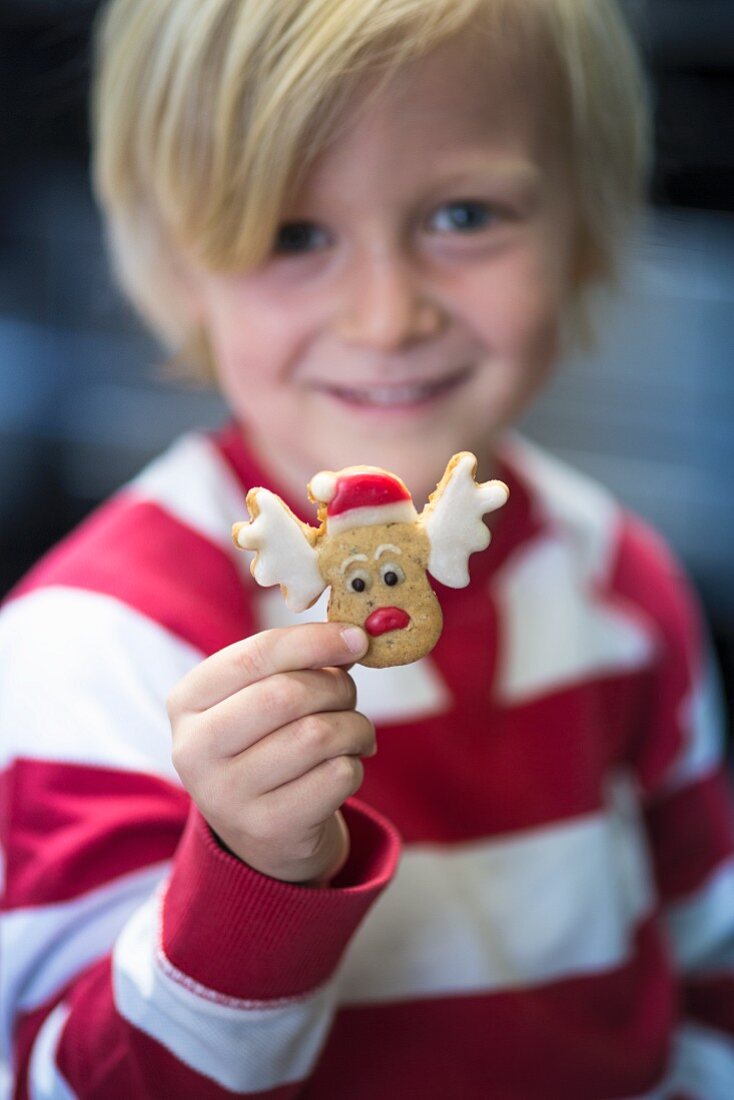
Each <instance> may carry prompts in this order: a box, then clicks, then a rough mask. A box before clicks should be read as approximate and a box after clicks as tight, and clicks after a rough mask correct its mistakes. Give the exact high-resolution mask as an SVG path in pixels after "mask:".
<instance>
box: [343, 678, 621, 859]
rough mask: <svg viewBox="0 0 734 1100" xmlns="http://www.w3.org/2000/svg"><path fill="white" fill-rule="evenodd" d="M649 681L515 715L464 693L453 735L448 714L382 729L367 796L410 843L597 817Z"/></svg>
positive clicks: (589, 687) (611, 681) (610, 683)
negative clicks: (626, 731)
mask: <svg viewBox="0 0 734 1100" xmlns="http://www.w3.org/2000/svg"><path fill="white" fill-rule="evenodd" d="M642 683H643V679H642V677H641V676H640V675H624V676H618V677H609V678H608V679H603V680H602V679H598V680H595V681H590V682H588V683H586V684H584V685H575V686H573V687H569V688H567V689H566V690H563V691H557V692H555V693H554V694H553V695H547V696H544V697H542V698H538V699H534V700H532V701H530V702H528V703H525V704H520V705H517V706H513V707H499V706H496V705H493V704H492V702H491V701H490V700H489V699H488V698H485V699H481V698H480V697H478V696H477V695H476V694H472V691H471V690H470V689H467V691H466V692H463V693H462V692H459V693H457V698H456V708H455V711H454V712H453V713H452V715H451V729H450V732H447V728H446V718H445V716H444V715H437V716H436V717H435V718H426V719H423V720H422V721H421V722H416V723H405V724H402V725H400V726H394V727H391V728H387V727H382V728H380V730H379V731H378V732H379V736H378V746H379V748H378V753H377V755H376V756H375V757H373V758H372V759H371V760H369V761H368V762H367V766H366V767H365V779H364V783H363V785H362V787H361V788H360V798H364V799H365V801H367V802H369V803H370V804H371V805H373V806H375V807H376V808H377V809H378V810H380V812H381V813H383V814H385V816H386V817H388V818H389V819H390V820H391V821H393V822H394V823H395V825H396V826H397V827H398V829H399V830H400V832H401V834H402V835H403V837H404V838H405V840H406V841H407V842H409V843H420V842H426V843H431V842H436V843H459V842H462V841H466V840H474V839H482V838H488V837H493V836H498V835H501V834H505V833H512V832H517V831H521V830H524V829H531V828H538V827H542V826H544V825H553V824H558V823H560V822H562V821H566V820H569V819H571V818H574V817H578V816H581V815H583V814H589V813H595V812H598V811H599V810H600V809H602V808H603V807H604V805H605V788H606V781H607V777H608V774H609V770H610V767H611V766H613V765H614V763H615V761H617V760H618V758H619V756H620V753H621V746H622V745H623V743H624V736H625V735H624V730H625V728H626V727H628V726H629V724H630V719H631V717H634V715H635V714H636V712H637V710H638V709H639V705H640V702H639V697H640V692H641V686H642ZM488 693H489V687H488V686H487V687H486V688H485V691H484V693H483V694H484V695H485V696H487V695H488ZM569 761H573V765H572V766H571V765H570V764H569ZM469 762H470V763H469Z"/></svg>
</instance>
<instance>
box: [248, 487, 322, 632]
mask: <svg viewBox="0 0 734 1100" xmlns="http://www.w3.org/2000/svg"><path fill="white" fill-rule="evenodd" d="M247 507H248V509H249V511H250V515H251V517H252V520H251V522H250V523H237V524H235V526H234V529H233V532H232V533H233V535H234V540H235V543H236V545H237V546H241V547H242V549H243V550H254V551H255V558H254V560H253V562H252V564H251V565H250V571H251V572H252V575H253V577H254V578H255V580H256V581H257V583H258V584H261V585H263V586H264V587H267V586H269V585H274V584H279V585H280V587H281V589H282V591H283V595H284V597H285V602H286V603H287V605H288V607H289V608H290V609H291V611H305V610H306V608H307V607H310V606H311V605H312V604H313V603H315V602H316V600H317V599H318V598H319V596H320V595H321V593H322V592H323V591H324V589H325V588H326V582H325V581H324V579H323V577H322V576H321V573H320V571H319V566H318V554H317V553H316V550H315V549H314V541H315V539H316V534H317V531H316V528H314V527H309V525H308V524H306V523H301V521H300V520H299V519H297V518H296V517H295V516H294V515H293V513H292V512H291V510H290V508H288V506H287V505H286V504H284V503H283V501H282V500H281V499H280V497H277V496H276V495H275V493H271V492H270V490H269V489H252V490H251V491H250V492H249V493H248V494H247Z"/></svg>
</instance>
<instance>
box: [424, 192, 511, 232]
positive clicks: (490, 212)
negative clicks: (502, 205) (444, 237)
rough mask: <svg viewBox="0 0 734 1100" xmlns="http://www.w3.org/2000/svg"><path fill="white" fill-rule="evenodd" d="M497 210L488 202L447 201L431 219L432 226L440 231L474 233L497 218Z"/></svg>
mask: <svg viewBox="0 0 734 1100" xmlns="http://www.w3.org/2000/svg"><path fill="white" fill-rule="evenodd" d="M495 215H496V211H495V210H494V208H493V207H491V206H490V205H489V204H488V203H486V202H476V201H473V200H472V201H466V202H465V201H462V202H447V203H446V204H445V205H444V206H441V207H439V209H438V211H437V212H436V213H435V214H434V215H433V217H432V218H431V220H430V223H429V224H430V228H431V229H434V230H438V231H439V232H440V233H447V232H448V233H452V232H454V233H455V232H458V233H472V232H475V231H476V230H477V229H484V228H485V227H486V226H487V225H489V224H490V222H492V221H493V220H494V218H495Z"/></svg>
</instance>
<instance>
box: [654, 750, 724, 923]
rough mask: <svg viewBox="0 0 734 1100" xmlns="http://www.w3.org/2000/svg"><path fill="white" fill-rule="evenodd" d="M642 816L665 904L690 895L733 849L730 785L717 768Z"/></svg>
mask: <svg viewBox="0 0 734 1100" xmlns="http://www.w3.org/2000/svg"><path fill="white" fill-rule="evenodd" d="M646 816H647V823H648V829H649V833H650V838H651V843H652V848H653V854H654V863H655V874H656V878H657V882H658V889H659V891H660V894H661V895H662V897H663V898H664V899H665V900H666V901H668V902H669V901H672V900H675V899H680V898H685V897H687V896H688V895H690V894H693V893H695V891H697V890H699V889H700V888H701V886H702V885H703V884H704V883H705V881H706V879H707V878H708V877H709V876H710V875H711V874H712V872H713V871H715V870H716V868H717V867H718V866H720V865H721V864H722V863H723V862H724V861H725V860H726V859H729V858H730V857H731V856H732V853H734V818H733V817H732V798H731V786H730V780H729V776H728V773H726V772H725V771H723V770H721V771H717V772H715V773H714V774H713V775H709V776H706V777H705V778H703V779H700V780H699V781H698V782H696V783H692V784H690V785H689V786H687V787H683V788H682V789H681V790H679V791H676V792H675V793H674V794H671V795H670V796H669V797H667V798H665V799H663V800H661V801H660V802H658V803H656V804H655V805H653V806H652V807H650V808H649V810H648V812H647V815H646Z"/></svg>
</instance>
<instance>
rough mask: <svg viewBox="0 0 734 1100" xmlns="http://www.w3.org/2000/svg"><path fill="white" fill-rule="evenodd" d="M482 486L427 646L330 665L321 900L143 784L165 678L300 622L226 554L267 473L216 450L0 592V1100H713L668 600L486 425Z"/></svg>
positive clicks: (178, 461)
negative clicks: (338, 753) (348, 793)
mask: <svg viewBox="0 0 734 1100" xmlns="http://www.w3.org/2000/svg"><path fill="white" fill-rule="evenodd" d="M502 463H503V464H502V470H501V472H500V476H502V477H503V478H504V480H506V481H507V482H508V484H509V485H510V489H511V497H510V502H509V504H508V505H507V506H506V508H505V509H503V511H502V512H501V513H497V514H496V515H495V516H493V517H492V521H493V527H494V532H495V533H494V539H493V543H492V546H491V547H490V549H489V550H488V551H487V552H486V553H483V554H480V555H476V556H475V557H473V558H472V560H471V573H472V580H471V584H470V586H469V587H468V588H466V589H463V590H448V589H442V590H441V591H440V593H439V595H440V599H441V603H442V606H443V611H444V618H445V627H444V632H443V634H442V637H441V639H440V641H439V643H438V646H437V647H436V649H435V650H434V652H433V653H432V654H431V655H430V656H429V657H427V658H425V659H423V660H422V661H420V662H417V663H416V664H414V665H408V666H404V667H402V668H393V669H384V670H375V669H365V668H362V667H361V666H357V667H356V668H355V669H354V673H353V675H354V677H355V679H356V681H357V687H358V694H359V707H360V709H361V710H363V711H364V712H365V713H366V714H368V715H369V716H370V717H371V718H372V719H373V720H374V721H375V723H376V725H377V726H378V743H379V752H378V755H377V756H376V757H375V758H374V759H371V760H370V761H368V762H367V765H366V777H365V781H364V784H363V787H362V789H361V790H360V794H359V799H358V800H352V801H351V802H350V803H349V804H348V807H347V809H346V817H347V820H348V823H349V828H350V832H351V836H352V853H351V856H350V859H349V863H348V865H347V866H346V867H345V868H344V870H343V871H342V872H341V873H340V875H339V877H338V879H337V880H336V881H335V882H334V883H333V885H332V886H331V887H330V888H329V889H323V890H312V889H306V888H303V887H299V886H294V885H290V884H287V883H282V882H277V881H275V880H272V879H269V878H266V877H265V876H262V875H259V874H257V873H256V872H254V871H252V870H251V869H250V868H248V867H247V866H246V865H245V864H243V863H241V862H239V861H238V860H236V859H235V858H233V857H232V856H230V855H229V854H228V853H226V852H225V851H223V850H222V849H221V848H220V847H219V846H218V845H217V844H216V842H215V841H214V839H213V837H212V835H211V833H210V831H209V829H208V827H207V825H206V823H205V822H204V821H203V819H202V818H201V816H200V815H199V813H198V811H197V810H196V808H195V807H193V806H192V804H191V802H190V800H189V798H188V795H187V794H186V792H185V791H184V790H183V788H182V787H181V784H180V782H179V780H178V778H177V776H176V774H175V772H174V771H173V768H172V765H171V761H170V733H169V729H168V725H167V718H166V710H165V699H166V697H167V695H168V693H169V691H170V690H171V688H172V687H173V685H174V684H175V683H176V682H177V681H178V680H179V679H180V678H181V677H182V676H183V675H184V674H185V673H186V672H187V671H188V670H189V669H191V668H192V667H193V666H194V665H195V664H197V663H198V662H199V661H201V660H202V659H203V658H204V657H205V656H207V655H209V654H211V653H212V652H214V651H216V650H217V649H219V648H221V647H223V646H225V645H228V644H230V643H232V642H234V641H236V640H238V639H239V638H242V637H243V636H246V635H247V634H249V633H252V632H254V631H257V630H261V629H264V628H266V627H269V626H275V625H281V624H284V623H287V622H290V621H303V619H304V616H299V617H298V620H296V619H295V617H291V616H290V613H289V612H288V611H287V609H286V607H285V605H284V603H283V600H282V597H281V595H280V593H279V591H278V590H277V589H275V590H263V589H260V588H258V587H257V586H256V585H255V584H254V582H253V581H252V580H251V578H250V576H249V569H248V562H247V559H246V557H245V555H243V554H241V553H238V552H237V551H236V550H235V549H234V547H233V546H232V544H231V540H230V528H231V524H232V523H233V522H234V521H235V520H238V519H241V518H243V513H244V503H243V498H244V492H245V490H246V489H247V488H248V487H250V486H252V485H255V484H258V485H259V484H268V477H267V474H266V473H265V472H263V471H262V470H261V469H259V468H258V465H257V462H256V461H255V459H254V458H253V457H252V456H251V455H250V454H248V452H247V451H246V449H245V446H244V444H243V442H242V439H241V436H240V434H239V432H238V431H237V430H236V429H235V428H234V427H229V428H227V429H226V430H225V431H223V432H222V433H221V434H219V435H217V436H214V437H209V436H205V435H198V434H193V435H190V436H186V437H185V438H183V439H182V440H181V441H179V443H177V444H176V445H174V447H173V448H172V449H171V450H170V451H169V452H167V453H166V454H165V455H164V456H163V457H162V458H160V459H159V460H158V461H156V462H155V463H153V464H152V465H151V466H150V467H148V468H147V469H146V470H144V471H143V473H142V474H141V475H140V476H139V477H138V478H137V479H135V480H134V481H133V482H132V483H131V484H129V485H128V486H126V487H125V488H124V489H123V490H122V491H120V492H119V493H118V494H116V496H115V497H113V498H112V499H111V500H110V501H109V502H108V503H107V504H106V505H105V506H103V507H102V508H101V509H99V510H98V511H97V512H96V513H95V514H94V515H93V516H92V517H91V518H90V519H89V520H87V521H86V522H85V523H84V524H83V525H82V526H81V527H80V528H79V529H78V530H77V531H76V532H75V533H74V534H73V535H72V536H71V537H70V538H68V539H67V540H65V541H64V542H63V543H61V544H60V545H59V546H58V547H57V548H56V549H55V550H54V551H53V552H52V553H51V554H49V555H47V556H46V558H44V559H43V561H42V562H41V563H40V564H39V565H38V566H37V567H36V568H35V569H34V570H33V571H32V572H31V573H30V574H29V575H28V577H27V578H26V579H25V580H24V581H23V582H22V583H21V584H20V585H19V586H18V588H17V589H16V590H15V591H14V592H13V593H12V594H11V596H10V598H9V600H8V601H7V603H6V605H5V608H4V610H3V612H2V615H0V840H1V841H2V850H3V863H4V894H3V911H2V914H1V915H0V952H1V954H0V967H1V971H0V998H1V1007H0V1013H1V1014H0V1074H2V1079H1V1080H0V1096H8V1097H10V1096H14V1097H26V1096H28V1097H33V1098H34V1100H35V1098H61V1100H67V1098H70V1097H83V1098H100V1100H101V1098H104V1100H115V1098H117V1097H119V1098H120V1100H122V1098H125V1100H129V1098H131V1097H134V1098H136V1100H137V1098H139V1097H142V1098H144V1097H151V1098H169V1097H170V1098H179V1097H195V1098H197V1100H199V1098H201V1100H208V1098H224V1097H230V1096H231V1095H232V1094H235V1095H246V1096H257V1097H259V1098H268V1100H285V1098H287V1097H293V1096H298V1097H303V1098H306V1100H308V1098H312V1097H314V1098H324V1100H333V1098H339V1100H341V1098H350V1100H351V1098H354V1100H363V1098H364V1100H367V1098H369V1100H375V1098H376V1097H380V1098H381V1100H382V1098H400V1100H405V1098H408V1097H420V1098H421V1100H434V1098H435V1100H438V1098H441V1100H444V1098H445V1097H447V1096H449V1095H451V1096H453V1095H457V1096H462V1097H477V1098H482V1100H485V1098H488V1100H536V1098H537V1100H622V1098H629V1100H631V1098H636V1100H643V1098H648V1100H653V1098H655V1100H683V1098H686V1100H731V1097H732V1096H734V829H733V826H732V803H731V800H730V794H729V790H728V786H727V781H726V779H725V774H724V770H723V767H722V745H721V731H720V724H719V721H718V715H717V708H716V702H715V699H716V693H715V690H714V689H713V685H712V682H711V675H710V671H709V663H708V661H707V660H706V657H705V654H704V650H703V645H702V641H701V632H700V625H699V622H698V617H697V613H696V609H695V606H694V605H693V602H692V600H691V597H690V595H689V593H688V590H687V587H686V584H685V582H684V580H683V579H682V577H681V575H680V573H679V571H678V570H677V568H676V566H675V564H674V563H673V561H672V560H671V558H670V556H669V554H668V552H667V551H666V550H665V548H664V547H662V546H661V544H660V542H659V540H658V539H657V538H656V537H655V536H654V535H652V534H651V533H650V531H649V530H648V529H647V528H645V527H644V526H643V525H642V524H641V523H640V522H639V521H638V520H636V519H635V518H633V517H631V516H630V515H628V514H627V513H625V512H624V511H623V510H622V509H621V508H620V507H619V506H618V505H617V504H616V503H615V502H614V501H613V500H612V499H611V498H610V497H609V496H608V495H607V493H606V492H605V491H604V490H602V489H601V488H599V487H598V486H597V485H596V484H594V483H592V482H590V481H589V480H587V479H586V478H585V477H582V476H581V475H579V474H577V473H575V472H573V471H571V470H570V469H568V468H567V467H565V466H563V465H562V464H560V463H558V462H556V461H555V460H554V459H552V458H550V457H549V456H548V455H546V454H544V453H543V452H541V451H539V450H537V449H536V448H534V447H531V446H530V445H529V444H527V443H525V442H524V441H522V440H520V439H519V438H517V437H509V438H508V440H507V442H506V445H505V446H504V448H503V451H502ZM274 488H276V489H277V486H274ZM289 504H290V506H291V507H292V508H293V510H294V511H295V512H296V513H297V514H299V513H301V514H302V515H303V513H302V509H301V508H299V505H298V502H295V501H289ZM303 518H305V519H309V518H310V519H313V517H312V516H308V515H305V516H303ZM307 615H312V616H313V617H314V618H320V617H323V609H322V608H321V607H319V606H318V605H317V607H316V608H314V609H312V611H311V612H309V613H307ZM400 853H401V855H400V859H399V861H398V856H399V854H400Z"/></svg>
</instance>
